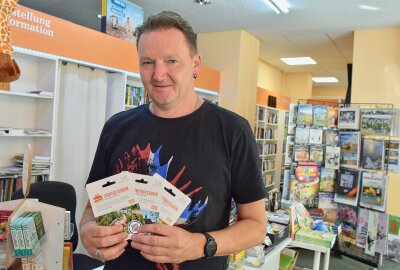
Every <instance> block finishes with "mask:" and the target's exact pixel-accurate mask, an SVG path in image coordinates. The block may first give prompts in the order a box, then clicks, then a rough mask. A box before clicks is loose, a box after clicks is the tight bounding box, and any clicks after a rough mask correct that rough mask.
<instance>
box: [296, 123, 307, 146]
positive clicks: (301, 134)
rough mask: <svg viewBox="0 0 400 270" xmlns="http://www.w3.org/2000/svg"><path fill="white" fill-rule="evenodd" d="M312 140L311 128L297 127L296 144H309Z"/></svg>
mask: <svg viewBox="0 0 400 270" xmlns="http://www.w3.org/2000/svg"><path fill="white" fill-rule="evenodd" d="M309 141H310V128H302V127H298V128H296V134H295V142H296V144H308V142H309Z"/></svg>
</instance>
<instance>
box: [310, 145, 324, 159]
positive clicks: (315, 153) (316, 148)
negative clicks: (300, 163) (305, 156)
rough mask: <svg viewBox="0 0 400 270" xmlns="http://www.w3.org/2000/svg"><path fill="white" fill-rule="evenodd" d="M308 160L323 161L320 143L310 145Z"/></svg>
mask: <svg viewBox="0 0 400 270" xmlns="http://www.w3.org/2000/svg"><path fill="white" fill-rule="evenodd" d="M310 161H313V162H317V163H322V162H324V148H323V147H322V146H320V145H310Z"/></svg>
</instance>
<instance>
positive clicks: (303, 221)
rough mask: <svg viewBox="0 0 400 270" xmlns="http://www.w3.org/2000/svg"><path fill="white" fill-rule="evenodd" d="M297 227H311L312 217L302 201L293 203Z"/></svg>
mask: <svg viewBox="0 0 400 270" xmlns="http://www.w3.org/2000/svg"><path fill="white" fill-rule="evenodd" d="M294 206H295V208H296V216H297V222H298V223H299V228H300V229H301V228H305V229H312V223H313V221H314V220H313V219H312V217H311V216H310V214H309V213H308V211H307V209H306V208H305V207H304V205H303V204H302V203H294Z"/></svg>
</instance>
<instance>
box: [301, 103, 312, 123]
mask: <svg viewBox="0 0 400 270" xmlns="http://www.w3.org/2000/svg"><path fill="white" fill-rule="evenodd" d="M297 124H298V125H306V126H311V125H312V124H313V106H312V105H310V104H299V105H298V107H297Z"/></svg>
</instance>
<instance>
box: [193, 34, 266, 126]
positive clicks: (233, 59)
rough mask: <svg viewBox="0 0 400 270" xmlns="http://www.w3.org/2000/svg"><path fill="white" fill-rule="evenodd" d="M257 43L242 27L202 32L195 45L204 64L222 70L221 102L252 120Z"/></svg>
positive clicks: (257, 57)
mask: <svg viewBox="0 0 400 270" xmlns="http://www.w3.org/2000/svg"><path fill="white" fill-rule="evenodd" d="M259 46H260V42H259V40H258V39H256V38H255V37H254V36H252V35H250V34H249V33H247V32H245V31H243V30H232V31H224V32H213V33H202V34H199V35H198V47H199V51H200V53H201V54H202V55H203V58H202V62H203V64H205V65H207V66H209V67H211V68H214V69H217V70H219V71H220V72H221V81H220V82H221V84H220V85H221V86H220V89H221V90H220V104H221V106H222V107H224V108H227V109H229V110H231V111H234V112H236V113H238V114H240V115H241V116H243V117H245V118H246V119H247V120H248V121H249V123H250V124H251V125H253V123H254V120H255V109H256V106H255V102H256V88H257V63H258V59H259Z"/></svg>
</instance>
